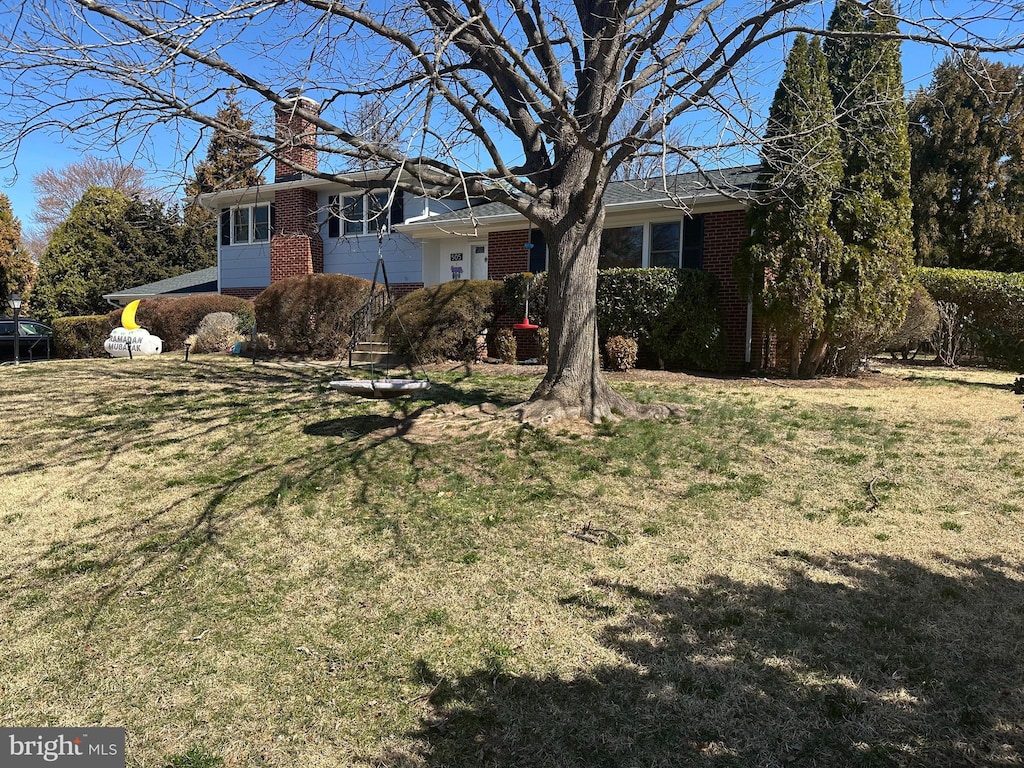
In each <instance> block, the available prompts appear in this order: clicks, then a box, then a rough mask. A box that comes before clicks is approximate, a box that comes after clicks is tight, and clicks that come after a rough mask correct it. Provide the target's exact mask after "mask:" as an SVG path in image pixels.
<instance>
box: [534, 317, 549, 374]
mask: <svg viewBox="0 0 1024 768" xmlns="http://www.w3.org/2000/svg"><path fill="white" fill-rule="evenodd" d="M550 345H551V329H550V328H548V327H547V326H546V325H542V326H541V327H540V328H538V329H537V349H538V351H537V362H538V363H540V364H541V365H547V364H548V354H549V350H550V348H551V347H550Z"/></svg>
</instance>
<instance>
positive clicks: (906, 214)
mask: <svg viewBox="0 0 1024 768" xmlns="http://www.w3.org/2000/svg"><path fill="white" fill-rule="evenodd" d="M829 30H830V31H833V32H849V33H860V36H853V37H833V38H829V39H828V40H826V42H825V44H824V52H825V56H826V58H827V60H828V68H829V85H830V87H831V90H832V98H833V101H834V104H835V108H836V117H837V120H838V123H839V135H840V149H841V152H842V157H843V163H844V173H843V180H842V184H841V185H840V187H839V189H838V191H837V193H836V195H835V198H834V203H833V210H832V222H833V226H834V227H835V230H836V232H837V233H838V234H839V236H840V237H841V238H842V239H843V242H844V244H845V246H846V249H845V254H844V259H843V266H842V270H841V272H842V275H841V280H840V282H841V286H842V291H843V295H842V296H840V297H838V298H839V300H840V304H841V308H840V311H839V312H838V314H837V325H836V335H837V340H839V341H840V342H841V343H842V344H843V345H845V347H846V350H847V352H848V353H851V354H848V355H847V361H846V362H847V363H849V362H850V358H851V356H852V357H856V356H857V355H859V353H860V352H862V351H864V350H865V349H866V347H867V346H868V345H869V344H870V342H871V341H872V340H874V339H877V338H879V337H880V336H881V335H884V334H886V333H887V332H888V331H889V330H891V329H892V328H894V327H896V326H897V325H898V324H899V323H900V322H902V320H903V316H904V314H905V313H906V306H907V301H908V298H909V295H910V270H911V267H912V265H913V243H912V237H911V218H910V210H911V204H910V143H909V139H908V136H907V112H906V104H905V102H904V96H903V69H902V65H901V63H900V43H899V40H898V39H895V38H888V37H885V35H886V34H888V33H895V32H896V31H897V23H896V15H895V13H894V12H893V9H892V5H891V3H890V1H889V0H874V1H873V2H871V3H870V4H869V5H868V7H867V10H866V12H865V10H864V9H863V7H862V5H861V4H860V3H858V2H857V1H856V0H838V2H837V4H836V8H835V11H834V12H833V14H832V17H831V19H830V21H829ZM841 367H844V366H842V364H841Z"/></svg>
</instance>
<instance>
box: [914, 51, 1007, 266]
mask: <svg viewBox="0 0 1024 768" xmlns="http://www.w3.org/2000/svg"><path fill="white" fill-rule="evenodd" d="M909 111H910V142H911V178H912V179H913V185H912V187H911V189H912V195H913V199H914V235H915V240H916V244H917V255H918V259H919V260H920V261H921V262H922V263H924V264H927V265H931V266H950V267H960V268H968V269H991V270H997V271H1008V272H1015V271H1024V68H1022V67H1019V66H1007V65H1004V64H1000V63H997V62H992V61H986V60H985V59H982V58H981V57H979V56H967V57H963V56H958V57H956V58H952V57H951V58H948V59H946V60H945V61H944V62H943V63H942V64H940V65H939V67H938V69H936V70H935V74H934V77H933V79H932V83H931V85H930V86H929V87H928V89H927V90H922V91H919V92H918V93H917V94H916V95H915V96H914V98H913V99H912V100H911V103H910V110H909Z"/></svg>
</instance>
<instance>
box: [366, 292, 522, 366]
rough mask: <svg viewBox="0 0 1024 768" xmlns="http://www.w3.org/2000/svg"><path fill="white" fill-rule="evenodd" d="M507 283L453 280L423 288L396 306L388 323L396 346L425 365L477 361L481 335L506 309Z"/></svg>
mask: <svg viewBox="0 0 1024 768" xmlns="http://www.w3.org/2000/svg"><path fill="white" fill-rule="evenodd" d="M504 307H505V301H504V291H503V288H502V284H501V283H499V282H497V281H494V280H453V281H452V282H450V283H442V284H440V285H432V286H429V287H427V288H420V289H418V290H415V291H412V292H411V293H408V294H406V295H405V296H403V297H402V298H400V299H399V300H398V301H396V302H395V307H394V312H392V313H390V315H389V316H388V318H387V321H386V323H385V332H386V334H387V336H388V340H389V341H390V343H391V345H392V347H393V348H394V349H395V350H396V351H397V352H398V353H399V354H401V355H405V356H407V357H409V358H410V359H411V360H414V361H416V362H420V363H430V362H440V361H442V360H465V361H469V360H473V359H474V358H475V357H476V337H477V336H478V335H479V333H480V331H481V330H483V329H485V328H486V329H488V330H491V329H493V328H494V319H495V317H497V315H498V314H499V313H501V312H502V311H503V310H504Z"/></svg>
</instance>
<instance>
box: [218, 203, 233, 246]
mask: <svg viewBox="0 0 1024 768" xmlns="http://www.w3.org/2000/svg"><path fill="white" fill-rule="evenodd" d="M220 244H221V245H231V209H230V208H221V209H220Z"/></svg>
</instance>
